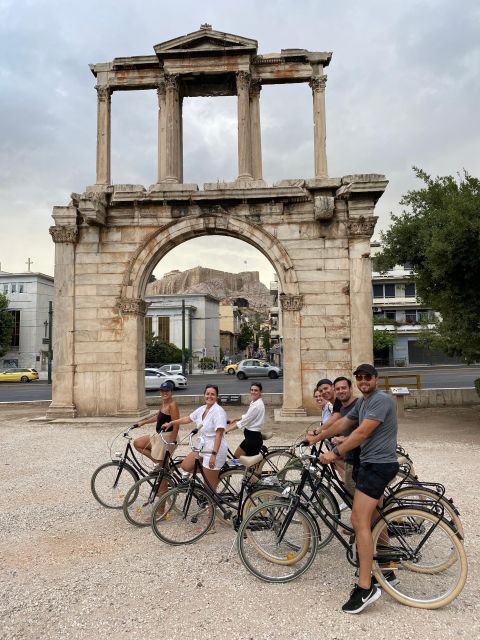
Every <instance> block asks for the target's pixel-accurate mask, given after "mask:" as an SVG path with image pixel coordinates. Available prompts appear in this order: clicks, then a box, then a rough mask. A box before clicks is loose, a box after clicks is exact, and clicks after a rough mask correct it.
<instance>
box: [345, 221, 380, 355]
mask: <svg viewBox="0 0 480 640" xmlns="http://www.w3.org/2000/svg"><path fill="white" fill-rule="evenodd" d="M375 222H376V218H375V217H371V218H363V217H361V218H358V219H354V220H347V222H346V226H347V235H348V252H349V268H350V285H349V293H350V345H351V353H352V367H356V366H357V365H359V364H360V363H362V362H371V363H372V364H373V318H372V267H371V260H370V238H371V236H372V234H373V230H374V228H375Z"/></svg>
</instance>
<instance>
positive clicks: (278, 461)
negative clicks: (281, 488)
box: [260, 449, 303, 484]
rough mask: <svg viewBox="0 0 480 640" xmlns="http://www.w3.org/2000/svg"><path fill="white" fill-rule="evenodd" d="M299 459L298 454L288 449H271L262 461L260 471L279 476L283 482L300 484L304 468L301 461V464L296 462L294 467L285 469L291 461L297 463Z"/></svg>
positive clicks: (264, 473)
mask: <svg viewBox="0 0 480 640" xmlns="http://www.w3.org/2000/svg"><path fill="white" fill-rule="evenodd" d="M297 460H298V458H297V456H296V455H295V454H293V453H292V452H291V451H288V450H284V449H276V450H273V451H269V452H268V453H267V454H266V455H265V457H264V459H263V462H261V463H260V465H261V466H260V472H261V473H262V474H263V475H274V476H277V477H278V479H279V481H280V482H281V483H283V484H285V483H287V482H291V483H292V484H298V482H299V481H300V476H301V474H302V469H303V467H302V466H301V463H299V466H297V465H295V464H294V465H292V468H290V469H285V467H287V465H288V464H289V463H295V461H297ZM282 472H283V473H282Z"/></svg>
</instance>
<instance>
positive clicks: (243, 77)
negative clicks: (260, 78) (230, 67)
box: [235, 71, 252, 93]
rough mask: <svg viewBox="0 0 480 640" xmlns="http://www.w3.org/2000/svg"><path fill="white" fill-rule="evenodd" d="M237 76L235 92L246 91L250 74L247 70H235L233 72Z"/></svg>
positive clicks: (248, 86) (248, 87)
mask: <svg viewBox="0 0 480 640" xmlns="http://www.w3.org/2000/svg"><path fill="white" fill-rule="evenodd" d="M235 75H236V78H237V93H238V92H240V91H242V90H243V91H247V90H249V89H250V80H251V78H252V76H251V75H250V74H249V73H248V71H237V73H236V74H235Z"/></svg>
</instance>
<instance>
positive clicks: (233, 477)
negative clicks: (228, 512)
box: [216, 467, 245, 509]
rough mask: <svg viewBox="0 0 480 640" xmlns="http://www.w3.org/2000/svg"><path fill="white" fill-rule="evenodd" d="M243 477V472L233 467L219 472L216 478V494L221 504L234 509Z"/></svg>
mask: <svg viewBox="0 0 480 640" xmlns="http://www.w3.org/2000/svg"><path fill="white" fill-rule="evenodd" d="M244 477H245V470H244V469H243V468H241V469H236V468H235V467H234V468H232V469H226V470H225V471H221V472H220V474H219V476H218V485H217V489H216V493H217V495H218V496H219V497H220V498H221V500H222V502H224V503H225V504H227V505H228V506H230V507H232V508H234V509H236V508H237V506H238V498H239V495H240V491H241V488H242V481H243V478H244Z"/></svg>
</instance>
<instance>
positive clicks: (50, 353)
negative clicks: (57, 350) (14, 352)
mask: <svg viewBox="0 0 480 640" xmlns="http://www.w3.org/2000/svg"><path fill="white" fill-rule="evenodd" d="M52 324H53V302H52V301H51V300H49V302H48V371H47V376H48V377H47V382H48V384H52V359H53V351H52V333H53V332H52Z"/></svg>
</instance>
